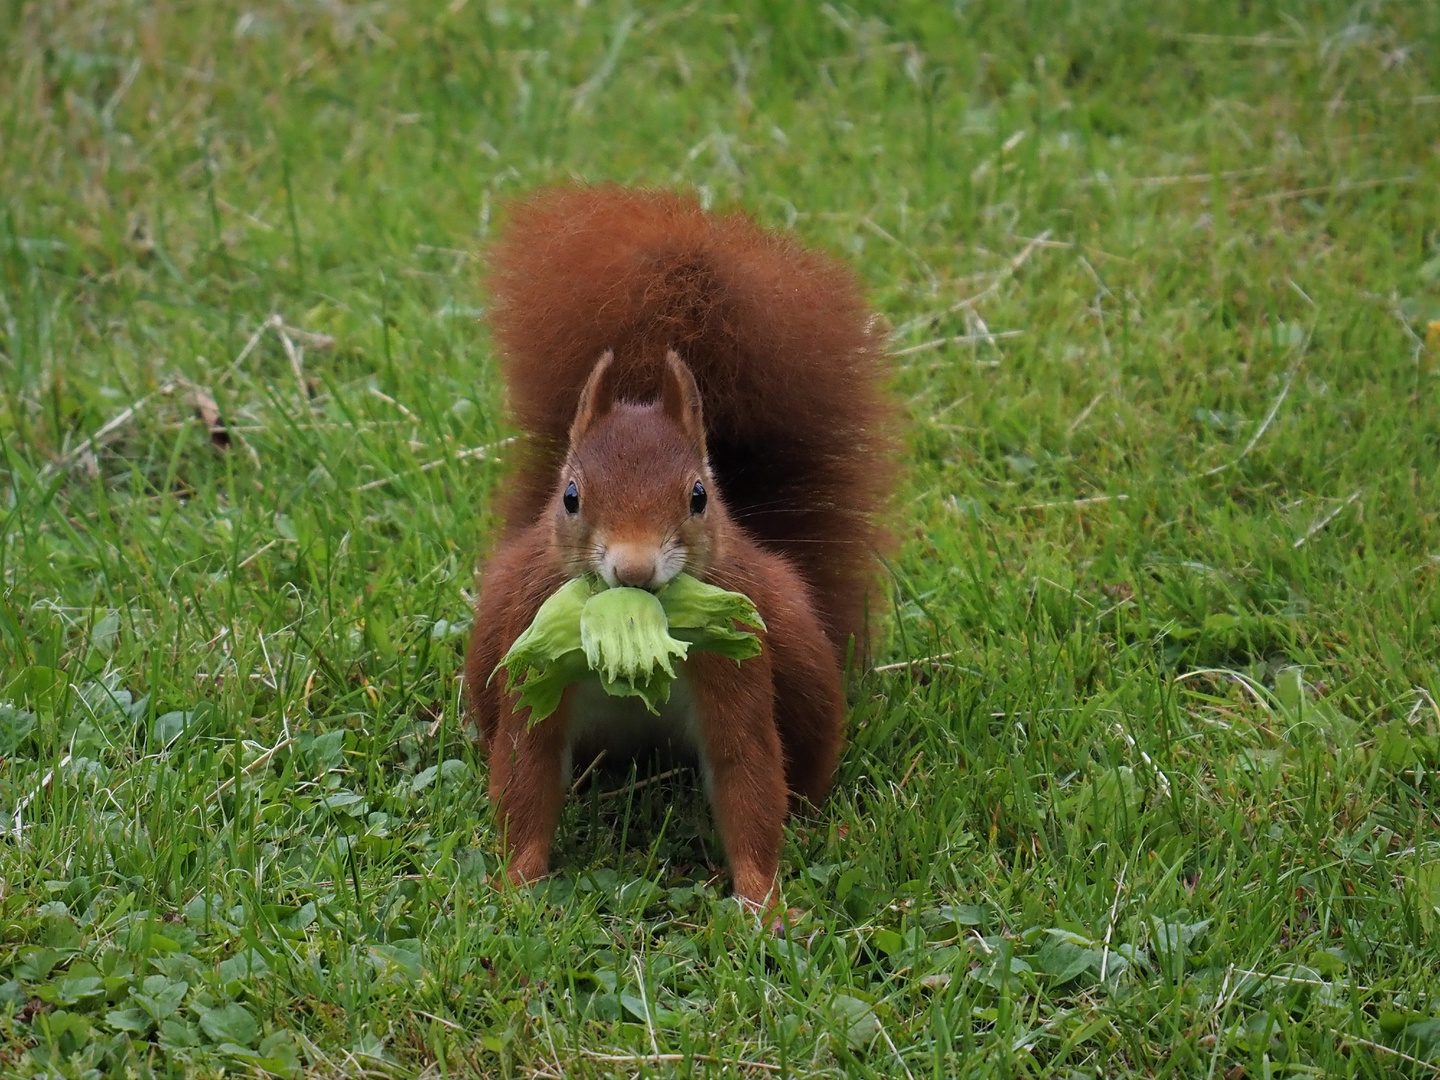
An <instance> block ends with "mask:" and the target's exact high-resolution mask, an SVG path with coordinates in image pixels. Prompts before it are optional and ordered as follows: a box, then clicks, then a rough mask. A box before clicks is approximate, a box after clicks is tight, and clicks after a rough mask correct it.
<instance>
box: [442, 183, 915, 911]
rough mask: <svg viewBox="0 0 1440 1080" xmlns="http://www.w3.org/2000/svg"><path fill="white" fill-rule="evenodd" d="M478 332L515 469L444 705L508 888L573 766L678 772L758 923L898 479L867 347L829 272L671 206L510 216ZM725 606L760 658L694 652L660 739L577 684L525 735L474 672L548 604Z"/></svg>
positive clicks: (588, 207)
mask: <svg viewBox="0 0 1440 1080" xmlns="http://www.w3.org/2000/svg"><path fill="white" fill-rule="evenodd" d="M511 216H512V223H511V224H510V226H509V228H508V231H507V232H506V233H505V235H504V236H503V238H502V239H501V240H500V242H499V243H498V245H497V246H496V248H495V249H494V251H493V253H492V255H491V259H490V272H489V278H488V286H489V293H490V296H491V298H492V308H491V310H490V313H489V322H490V326H491V329H492V331H493V334H494V337H495V340H496V343H497V345H498V346H499V353H500V363H501V373H502V376H503V378H504V381H505V384H506V388H507V390H508V393H509V414H510V419H511V420H512V422H513V423H514V425H515V426H516V427H518V428H519V430H520V431H521V432H522V433H523V436H524V437H523V439H522V441H521V447H522V450H521V453H520V455H519V457H518V460H517V461H515V462H514V463H512V465H511V467H510V472H509V475H508V476H507V478H506V480H505V481H504V483H503V491H504V495H503V496H502V516H503V521H504V525H503V531H502V533H501V536H500V539H499V541H498V545H497V547H496V549H495V550H494V552H493V554H492V555H491V557H490V559H489V561H488V565H487V566H486V567H485V569H484V571H483V577H482V583H481V592H480V600H479V604H478V607H477V610H476V614H475V629H474V631H473V633H472V636H471V639H470V646H469V654H468V656H467V659H466V667H465V687H466V691H467V694H468V700H469V704H470V708H471V711H472V714H473V717H474V719H475V721H476V723H477V726H478V728H479V732H480V736H481V739H482V740H483V743H484V746H485V749H486V753H487V756H488V758H489V765H490V796H491V803H492V806H493V809H494V811H495V814H496V819H497V825H498V827H499V829H500V831H501V834H502V836H503V843H504V847H505V853H506V856H507V858H508V861H509V867H508V874H509V878H510V880H511V881H512V882H515V883H522V882H530V881H534V880H536V879H537V878H540V877H543V876H544V875H545V874H546V873H547V872H548V869H549V861H550V848H551V844H552V841H553V838H554V833H555V829H556V826H557V823H558V821H559V818H560V811H561V806H562V804H563V801H564V798H565V794H566V791H567V789H568V787H569V786H570V783H571V780H572V775H573V774H572V770H573V768H574V767H575V766H576V765H584V764H587V763H588V762H589V761H590V760H591V758H592V756H593V755H594V753H595V752H597V751H598V750H601V749H607V748H612V747H619V748H622V749H625V750H627V751H630V752H635V751H636V750H637V749H640V748H643V747H644V746H646V745H648V744H649V743H650V742H652V741H656V740H660V741H670V742H672V743H676V744H680V745H681V746H682V747H688V748H689V749H690V750H691V751H692V752H693V753H694V755H695V756H696V757H697V758H698V763H699V766H700V774H701V777H702V780H703V782H704V786H705V789H706V793H707V795H708V797H709V800H710V804H711V808H712V810H713V813H714V815H715V821H716V825H717V827H718V830H719V833H720V837H721V840H722V842H723V844H724V847H725V855H726V859H727V861H728V863H729V868H730V873H731V879H732V883H733V886H734V890H735V894H736V896H737V897H738V898H739V899H740V900H741V901H742V902H743V903H745V904H747V905H749V906H751V907H753V908H760V909H763V908H766V907H767V906H768V905H770V904H773V903H775V902H776V901H778V896H779V893H778V888H777V875H778V871H779V864H780V850H781V844H782V834H783V828H784V823H785V819H786V816H787V814H788V813H789V811H790V809H791V808H792V807H795V806H797V805H799V804H800V803H801V802H802V801H808V802H810V803H815V804H818V803H819V802H820V801H821V800H822V799H823V798H824V797H825V795H826V793H827V791H828V790H829V788H830V784H831V779H832V777H833V774H834V772H835V767H836V762H837V759H838V757H839V753H840V747H841V743H842V741H843V736H844V726H845V718H844V705H845V701H844V687H843V678H842V668H843V665H844V664H845V662H846V659H847V655H849V654H850V652H851V650H854V649H857V648H858V649H859V650H860V651H861V652H863V650H864V648H865V644H866V617H867V603H868V597H869V595H870V594H871V592H872V591H873V586H874V583H875V578H876V566H877V560H876V556H875V553H876V551H877V550H878V549H880V548H882V547H883V546H884V544H885V541H886V538H887V537H886V532H885V530H884V527H883V523H882V522H881V521H880V516H881V512H882V510H883V507H884V504H885V501H886V498H887V495H888V493H889V490H890V487H891V484H892V480H893V474H894V468H893V464H894V453H893V436H892V428H893V425H892V417H893V408H892V405H891V402H890V400H889V399H888V397H887V395H886V393H885V391H884V388H883V385H882V383H883V376H884V371H883V363H882V357H883V342H882V341H881V338H880V335H879V333H878V332H877V331H876V330H875V329H874V325H875V324H874V322H873V321H872V320H871V319H870V318H869V316H868V315H867V312H866V308H865V305H864V301H863V299H862V297H861V293H860V290H859V288H858V286H857V284H856V281H855V279H854V277H853V276H852V275H851V274H850V272H849V271H848V270H847V269H845V268H844V267H843V266H841V265H839V264H838V263H837V262H835V261H834V260H832V259H830V258H828V257H826V256H823V255H821V254H819V253H817V252H814V251H810V250H807V249H805V248H802V247H801V246H799V245H798V244H797V243H796V242H795V241H794V240H793V239H791V238H789V237H787V236H784V235H781V234H779V233H776V232H772V231H767V230H765V229H763V228H761V227H760V226H758V225H756V224H755V223H754V222H753V221H751V220H750V219H749V218H747V217H745V216H743V215H741V214H728V215H717V214H711V213H708V212H706V211H704V210H703V209H702V208H701V207H700V206H699V205H698V204H697V203H696V202H695V201H694V200H692V199H690V198H687V197H684V196H681V195H676V194H670V193H663V192H655V191H639V190H633V189H629V188H624V187H620V186H618V185H600V186H593V187H592V186H579V185H571V186H562V187H557V188H550V189H545V190H542V191H540V192H539V193H538V194H534V195H532V196H530V197H529V198H527V199H525V200H523V201H521V202H520V203H518V204H517V205H516V206H515V207H514V208H513V211H512V215H511ZM682 571H684V572H686V573H689V574H692V575H694V576H695V577H698V578H700V579H701V580H703V581H706V582H709V583H711V584H714V585H718V586H720V587H722V588H725V589H730V590H734V591H737V592H742V593H744V594H745V595H747V596H749V597H750V599H751V600H752V601H753V602H754V604H755V606H756V608H757V610H758V611H759V613H760V616H761V618H762V619H763V620H764V622H765V627H766V629H765V631H764V632H763V633H762V634H761V643H762V651H761V653H760V655H759V656H757V657H754V658H752V659H749V660H745V661H743V662H740V663H737V662H736V661H734V660H731V659H727V658H725V657H722V656H720V655H718V654H715V653H706V652H694V653H692V654H691V656H690V657H689V659H687V660H686V661H685V662H684V665H683V672H682V673H681V676H680V678H679V679H678V680H677V682H676V684H675V686H674V688H673V690H672V695H671V699H670V702H669V704H668V705H666V706H663V707H662V709H661V715H660V717H658V718H655V717H651V716H648V714H647V713H646V712H645V711H644V708H643V706H642V705H641V704H640V703H639V702H638V701H635V700H634V699H628V698H611V697H608V696H607V695H605V694H604V692H603V691H601V690H600V688H599V685H598V683H596V684H595V685H594V686H591V685H588V684H586V683H577V684H575V685H574V686H571V687H570V688H569V689H568V690H567V691H566V693H565V696H564V698H563V699H562V702H561V705H560V708H559V709H558V710H557V711H556V712H555V713H553V714H552V715H551V716H549V717H548V718H546V719H545V720H542V721H541V722H539V723H538V724H536V725H534V726H533V727H531V726H530V725H529V723H528V720H529V709H528V708H518V709H517V708H516V706H515V691H516V689H517V688H516V687H513V686H511V685H509V683H508V680H507V677H506V674H505V673H504V672H503V671H501V672H498V673H495V674H494V675H493V678H492V672H493V671H494V669H495V666H496V664H497V663H498V661H499V659H500V657H501V656H502V655H503V654H504V653H505V651H506V650H507V649H508V648H509V646H510V645H511V643H513V642H514V640H515V639H516V638H517V637H518V636H519V635H520V633H521V632H522V631H523V630H524V629H525V627H526V626H528V625H529V623H530V621H531V620H532V619H533V618H534V616H535V613H536V611H537V610H538V608H539V607H540V604H541V603H542V602H543V601H544V600H545V599H546V598H547V597H548V596H550V594H552V593H553V592H555V590H556V589H558V588H559V587H560V586H561V585H563V584H564V583H565V582H566V581H567V580H569V579H571V578H573V577H576V576H578V575H581V574H587V573H594V574H598V575H599V576H600V577H602V578H603V579H604V580H605V581H606V583H607V584H609V585H611V586H614V585H628V586H638V587H640V588H647V589H651V590H655V589H658V588H660V587H661V586H663V585H664V584H666V583H667V582H668V581H669V580H671V579H672V578H673V577H674V576H675V575H676V574H678V573H680V572H682Z"/></svg>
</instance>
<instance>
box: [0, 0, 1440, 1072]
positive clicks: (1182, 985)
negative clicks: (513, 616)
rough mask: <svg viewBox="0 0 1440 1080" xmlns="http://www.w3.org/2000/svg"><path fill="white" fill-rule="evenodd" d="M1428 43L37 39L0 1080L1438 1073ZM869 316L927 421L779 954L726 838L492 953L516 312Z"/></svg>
mask: <svg viewBox="0 0 1440 1080" xmlns="http://www.w3.org/2000/svg"><path fill="white" fill-rule="evenodd" d="M1437 89H1440V5H1435V4H1433V3H1428V2H1422V0H1397V2H1394V3H1387V4H1381V3H1360V4H1355V5H1351V4H1345V3H1331V2H1318V0H1317V2H1311V0H1299V2H1298V3H1294V4H1287V5H1280V4H1276V3H1272V2H1270V0H1251V2H1239V0H1237V2H1235V3H1225V4H1219V3H1215V4H1187V3H1181V2H1179V0H1163V2H1162V0H1156V2H1151V3H1143V4H1142V3H1131V4H1120V3H1118V2H1115V0H1101V2H1097V3H1091V4H1078V3H1059V2H1054V0H1036V2H1034V3H1029V4H1024V5H1021V4H1010V3H1001V2H998V0H991V2H976V3H955V4H953V5H951V4H942V3H924V2H917V0H910V2H902V3H893V4H892V3H881V2H880V0H857V2H856V3H855V4H854V5H846V4H840V3H837V4H836V5H835V6H833V7H832V6H830V5H802V4H787V3H783V2H777V0H734V2H733V3H718V2H716V3H711V2H706V0H697V2H693V3H689V4H682V3H680V2H678V0H665V2H655V3H646V4H642V5H638V6H634V5H631V4H628V3H622V2H612V0H595V2H593V3H589V4H587V3H583V2H577V3H560V2H558V0H556V2H552V3H539V2H531V3H525V2H522V0H506V2H501V0H469V2H468V3H467V2H466V0H453V2H450V3H448V4H446V3H434V2H429V0H426V2H417V3H404V2H401V0H376V2H368V3H355V4H342V3H309V2H300V0H295V2H292V3H273V4H265V5H258V6H255V7H241V6H229V5H221V4H211V3H182V4H162V3H154V4H141V3H113V2H110V3H102V2H100V0H73V2H68V3H41V2H29V3H27V2H24V0H9V2H8V3H6V4H4V5H3V13H0V590H3V592H0V1073H3V1074H4V1075H5V1076H6V1077H10V1076H16V1077H28V1076H56V1077H60V1076H64V1077H71V1078H77V1080H78V1078H81V1077H93V1076H100V1075H117V1076H118V1075H128V1076H141V1077H145V1076H150V1075H156V1076H171V1075H200V1076H210V1075H217V1074H221V1073H226V1072H231V1073H242V1074H244V1073H254V1072H265V1073H270V1074H275V1075H279V1076H287V1077H288V1076H302V1075H303V1076H333V1075H340V1074H356V1075H358V1074H362V1073H363V1074H366V1075H384V1076H397V1077H410V1076H419V1075H424V1076H485V1077H498V1076H517V1077H527V1078H528V1077H558V1076H562V1075H563V1076H566V1077H600V1076H624V1077H629V1076H647V1077H657V1076H730V1077H750V1078H758V1077H764V1076H777V1077H778V1076H785V1075H793V1076H846V1077H905V1078H907V1080H919V1078H922V1077H936V1078H943V1077H949V1076H977V1077H978V1076H996V1077H1002V1076H1003V1077H1012V1076H1036V1075H1041V1074H1047V1075H1062V1076H1095V1075H1104V1076H1130V1075H1134V1076H1142V1075H1143V1076H1205V1077H1225V1078H1228V1080H1237V1078H1239V1077H1242V1076H1249V1077H1256V1078H1259V1077H1272V1076H1281V1075H1284V1076H1297V1075H1321V1074H1323V1075H1330V1076H1339V1075H1357V1076H1381V1075H1401V1076H1427V1075H1435V1074H1440V997H1437V994H1436V992H1435V987H1436V986H1437V985H1440V790H1437V784H1436V777H1437V770H1440V704H1437V699H1440V519H1437V515H1440V363H1437V354H1440V321H1437V320H1440V183H1437V181H1440V93H1437ZM571 176H578V177H583V178H588V179H604V178H612V179H619V180H623V181H626V182H632V183H639V184H651V185H664V186H670V187H676V188H680V189H684V190H689V191H694V192H698V193H699V195H700V197H701V198H702V199H703V200H705V201H706V202H707V203H710V204H713V205H715V206H717V207H721V206H723V207H732V206H739V207H743V208H745V209H746V210H748V211H749V212H751V213H752V214H753V215H755V216H756V217H757V218H758V219H760V220H762V221H764V222H766V223H768V224H771V225H774V226H776V227H779V228H789V229H793V230H794V231H795V232H796V233H797V234H798V235H800V236H801V237H803V238H804V239H805V240H806V241H807V242H810V243H813V244H815V245H817V246H819V247H821V248H824V249H827V250H830V251H832V252H834V253H836V254H837V255H839V256H841V257H842V258H844V259H846V260H847V261H848V262H850V263H851V264H852V265H853V266H854V267H855V268H856V269H857V271H858V272H859V274H860V275H861V276H862V278H863V280H864V282H865V285H866V288H867V289H868V291H869V294H870V296H871V298H872V301H873V303H874V305H875V307H876V308H877V310H878V311H880V312H882V313H883V314H884V316H885V318H886V319H888V321H889V324H890V327H891V328H892V331H893V333H892V337H891V341H892V343H893V347H892V353H893V357H894V359H893V367H894V379H893V385H894V388H895V393H896V395H897V397H898V399H899V400H900V401H901V402H902V403H903V406H904V409H903V411H904V414H905V417H906V424H907V430H906V436H905V441H906V466H907V468H906V473H905V478H904V481H903V484H902V486H901V489H900V490H899V491H898V492H897V495H896V499H895V511H894V516H895V521H896V526H897V531H898V533H899V535H900V537H901V541H902V542H901V544H900V546H899V548H898V549H897V551H896V552H895V554H894V556H893V558H892V559H891V561H890V563H889V572H890V573H889V577H888V579H887V582H888V584H887V595H888V596H890V597H893V604H892V606H891V609H890V610H889V611H888V612H886V613H885V614H886V618H887V620H888V621H887V622H886V630H885V636H884V638H883V640H882V641H881V642H880V648H879V651H878V656H877V657H876V661H875V665H876V666H875V667H874V668H873V670H863V671H856V672H854V673H853V675H852V678H851V681H850V696H851V702H852V709H851V714H850V727H849V737H850V745H849V748H848V750H847V752H846V755H845V758H844V761H843V764H842V767H841V770H840V774H839V777H838V781H837V784H836V787H835V791H834V794H833V796H832V797H831V799H830V801H829V802H828V803H827V804H826V805H825V806H824V807H823V808H822V809H821V810H820V811H819V812H818V813H816V814H815V815H813V816H811V817H809V818H805V819H801V820H798V821H796V822H794V823H792V826H791V828H790V830H789V832H788V834H787V842H786V848H785V853H784V860H783V866H782V880H783V883H784V889H785V894H786V899H787V901H788V903H789V904H790V905H791V906H792V907H794V908H796V909H798V910H799V911H801V912H803V914H802V915H800V916H799V917H798V918H797V921H796V923H795V925H793V926H792V927H791V929H790V932H789V934H788V936H787V935H783V934H782V935H772V934H769V933H766V932H764V931H763V930H761V929H759V928H757V926H756V925H755V923H754V921H753V920H752V919H749V918H747V917H746V916H745V915H744V914H743V913H742V912H740V911H739V910H738V908H737V906H736V904H735V902H734V901H733V900H731V899H728V898H727V885H726V882H725V879H724V876H723V857H722V853H721V851H720V848H719V844H718V840H717V838H716V835H715V833H714V831H713V829H712V826H711V824H710V820H709V814H708V810H707V808H706V806H705V804H704V801H703V798H702V797H701V796H700V795H699V794H698V793H697V791H696V788H697V786H698V785H697V784H696V781H695V778H694V776H692V775H684V774H682V775H678V776H664V777H660V778H658V779H655V780H648V781H647V780H644V779H642V780H640V781H639V782H637V783H633V784H632V783H629V782H628V778H627V777H626V776H625V775H620V776H604V775H601V776H599V777H589V778H585V779H584V780H582V782H581V783H579V784H578V785H577V790H576V793H575V797H574V798H573V799H572V800H571V802H570V804H569V806H568V808H567V810H566V813H565V816H564V818H563V821H562V825H561V829H560V836H559V842H558V845H557V857H556V872H555V873H554V875H553V876H552V878H551V879H550V880H549V881H547V882H546V883H544V884H542V885H541V886H539V887H537V888H535V889H533V890H531V891H527V892H515V891H512V890H500V889H496V888H495V887H494V886H492V885H491V884H490V879H491V878H492V877H495V876H497V867H498V864H497V859H496V854H497V850H498V844H497V838H496V835H495V831H494V828H493V825H492V821H491V816H490V807H489V801H488V798H487V795H486V789H485V783H484V780H485V767H484V764H483V761H482V759H481V758H480V756H479V755H478V754H477V751H476V748H475V747H474V745H473V744H472V742H471V740H470V736H469V732H468V728H467V724H466V720H465V717H464V714H463V710H462V708H461V690H460V687H459V685H458V681H457V675H458V672H459V668H460V662H461V656H462V652H463V648H464V643H465V637H466V633H467V629H468V625H469V620H470V608H471V603H472V601H473V597H474V575H473V569H474V567H475V565H476V561H477V559H478V557H479V556H480V555H481V554H482V553H483V551H484V550H485V548H486V544H487V542H488V540H489V539H490V537H491V535H492V531H493V526H494V515H493V512H492V506H493V505H494V499H495V496H496V493H497V490H498V485H499V484H501V483H502V482H503V477H504V463H503V459H504V457H505V447H506V442H505V440H506V439H507V437H508V436H509V435H510V434H512V433H511V432H509V431H507V429H506V428H505V427H504V424H503V419H502V416H501V411H500V401H501V388H500V386H499V385H498V382H497V377H496V369H495V363H494V358H493V354H492V351H491V347H490V344H489V342H488V339H487V336H486V332H485V329H484V323H483V314H484V307H485V303H486V298H485V296H484V295H483V293H482V291H481V289H480V287H479V285H478V277H479V267H480V263H481V260H482V259H483V255H484V251H485V249H486V246H487V243H488V242H489V240H490V239H491V237H493V236H494V235H495V232H496V230H497V229H498V228H499V227H500V226H501V224H502V223H503V221H504V219H505V206H506V201H507V200H508V199H510V198H512V197H513V196H515V195H517V194H519V193H522V192H524V191H526V190H528V189H530V188H531V187H533V186H534V185H537V184H540V183H543V182H545V181H549V180H555V179H563V178H567V177H571Z"/></svg>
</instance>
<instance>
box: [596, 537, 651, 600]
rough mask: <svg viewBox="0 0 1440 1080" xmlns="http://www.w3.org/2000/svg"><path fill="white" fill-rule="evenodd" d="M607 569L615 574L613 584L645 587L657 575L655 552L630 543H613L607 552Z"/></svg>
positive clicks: (612, 574) (610, 574)
mask: <svg viewBox="0 0 1440 1080" xmlns="http://www.w3.org/2000/svg"><path fill="white" fill-rule="evenodd" d="M605 556H606V557H605V563H606V569H609V572H611V573H609V575H606V576H613V580H612V582H611V585H628V586H631V588H639V589H642V588H645V586H647V585H649V583H651V582H652V580H654V577H655V553H654V552H651V550H645V549H642V547H632V546H629V544H613V546H612V547H611V549H609V550H608V552H606V553H605Z"/></svg>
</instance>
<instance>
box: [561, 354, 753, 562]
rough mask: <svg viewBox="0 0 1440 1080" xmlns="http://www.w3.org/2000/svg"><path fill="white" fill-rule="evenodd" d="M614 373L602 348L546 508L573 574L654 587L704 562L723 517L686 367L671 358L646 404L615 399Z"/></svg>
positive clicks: (696, 398)
mask: <svg viewBox="0 0 1440 1080" xmlns="http://www.w3.org/2000/svg"><path fill="white" fill-rule="evenodd" d="M619 376H620V372H619V370H618V366H617V365H616V363H615V359H614V356H613V354H611V353H609V352H606V353H605V355H603V356H602V357H601V358H600V360H599V362H598V363H597V364H596V365H595V369H594V370H593V371H592V372H591V373H590V378H589V381H588V382H586V384H585V389H584V390H583V391H581V394H580V403H579V405H578V406H577V407H576V410H575V420H574V422H573V423H572V424H571V425H570V448H569V451H568V452H567V453H566V455H565V464H564V466H563V467H562V468H561V470H560V475H559V478H558V482H557V485H556V490H555V493H554V496H553V497H552V499H551V502H550V511H549V512H550V515H551V519H552V521H553V522H554V526H555V540H556V544H557V546H558V548H559V552H560V556H561V558H562V559H563V560H564V561H565V563H566V566H567V567H568V569H569V570H570V572H571V573H572V574H583V573H596V574H599V575H600V576H601V577H602V578H604V579H605V582H606V584H607V585H611V586H614V585H631V586H637V587H639V588H645V589H658V588H660V586H662V585H664V584H666V583H667V582H669V581H670V579H671V578H673V577H674V576H675V575H676V574H679V573H680V572H682V571H685V572H688V573H691V574H700V573H702V572H703V571H704V570H705V569H706V567H708V566H709V565H710V561H711V558H712V556H713V545H714V538H715V534H716V530H715V526H716V524H717V518H718V517H719V516H721V515H723V514H724V512H725V511H724V507H723V506H721V505H720V501H719V500H718V499H717V498H716V497H715V482H714V479H713V477H712V476H711V473H710V466H709V463H708V461H707V460H706V455H705V423H704V417H703V416H702V414H701V411H700V391H699V389H698V388H697V387H696V385H695V377H694V376H693V375H691V374H690V369H689V368H688V367H686V366H685V364H684V362H683V361H682V360H681V359H680V357H678V356H677V355H676V354H675V353H674V352H671V353H670V354H669V355H667V356H666V358H665V369H664V372H663V374H662V377H661V386H660V397H659V399H658V400H656V401H654V402H651V403H649V404H644V405H637V404H633V403H631V402H626V401H619V400H617V398H616V389H617V386H618V383H619Z"/></svg>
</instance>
